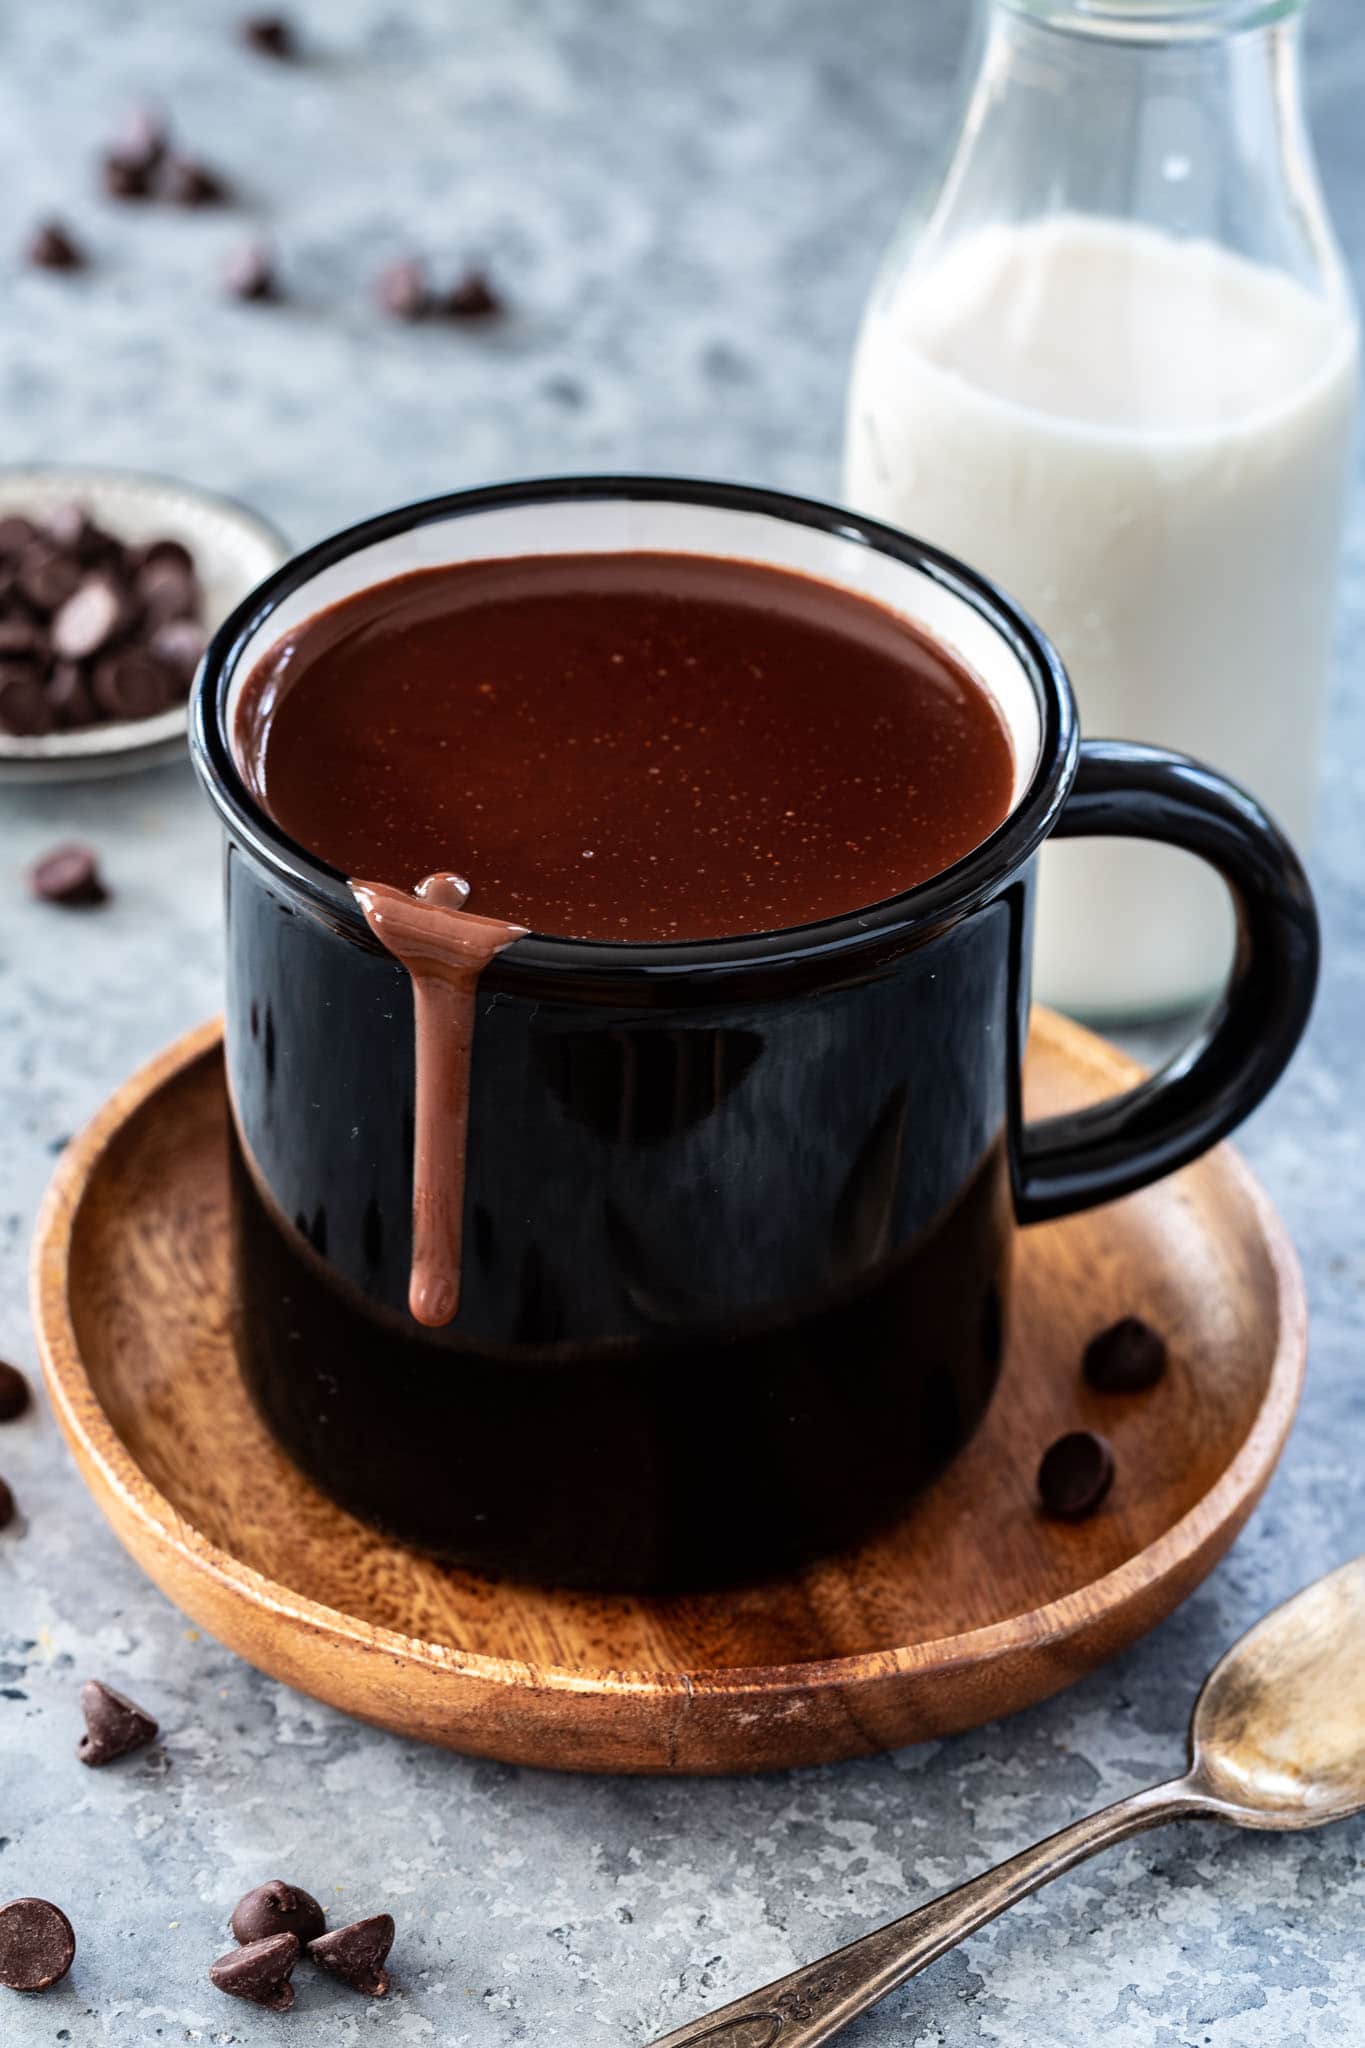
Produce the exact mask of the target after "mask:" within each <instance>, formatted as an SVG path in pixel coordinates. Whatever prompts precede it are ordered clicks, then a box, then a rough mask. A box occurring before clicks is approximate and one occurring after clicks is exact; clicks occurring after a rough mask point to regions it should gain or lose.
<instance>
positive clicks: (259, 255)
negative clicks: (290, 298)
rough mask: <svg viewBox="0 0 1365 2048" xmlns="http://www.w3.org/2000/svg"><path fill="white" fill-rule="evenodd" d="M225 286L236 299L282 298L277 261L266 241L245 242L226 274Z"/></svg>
mask: <svg viewBox="0 0 1365 2048" xmlns="http://www.w3.org/2000/svg"><path fill="white" fill-rule="evenodd" d="M223 283H224V285H225V287H226V288H227V291H228V293H229V295H230V296H231V297H232V298H234V299H246V300H255V301H257V302H259V301H261V300H264V299H277V298H278V297H279V296H280V284H279V278H278V276H277V275H276V271H275V259H274V256H273V255H272V253H271V251H270V249H269V247H268V245H267V244H266V243H264V242H246V243H244V244H243V246H242V247H241V248H240V249H237V250H236V251H234V253H233V254H232V256H230V257H229V259H228V264H227V268H226V269H225V270H224V272H223Z"/></svg>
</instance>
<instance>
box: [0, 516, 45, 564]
mask: <svg viewBox="0 0 1365 2048" xmlns="http://www.w3.org/2000/svg"><path fill="white" fill-rule="evenodd" d="M37 538H38V529H37V527H36V526H35V525H34V524H33V521H32V520H31V519H25V518H23V517H22V515H21V514H19V513H18V512H8V513H6V514H5V516H4V518H3V519H0V557H4V558H6V559H8V560H11V561H12V560H13V559H14V558H15V557H16V556H18V555H21V554H22V553H23V552H24V549H25V548H26V547H27V546H28V544H29V542H30V541H34V540H37Z"/></svg>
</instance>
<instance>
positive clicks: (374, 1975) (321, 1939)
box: [308, 1913, 394, 1998]
mask: <svg viewBox="0 0 1365 2048" xmlns="http://www.w3.org/2000/svg"><path fill="white" fill-rule="evenodd" d="M393 1935H394V1926H393V1915H392V1914H391V1913H376V1914H375V1915H374V1917H373V1918H372V1919H370V1920H353V1921H352V1922H351V1925H350V1926H349V1927H337V1928H334V1929H333V1931H332V1932H331V1933H330V1934H321V1935H319V1936H318V1938H317V1940H316V1941H310V1942H309V1944H308V1953H309V1955H310V1956H311V1957H312V1959H313V1961H314V1962H315V1963H320V1964H321V1965H322V1967H323V1969H324V1970H330V1971H331V1972H332V1975H333V1976H334V1977H340V1979H341V1981H342V1983H343V1984H349V1985H350V1987H351V1989H352V1990H353V1991H363V1992H364V1993H365V1995H366V1996H367V1997H368V1998H382V1997H383V1996H384V1994H385V1992H386V1991H387V1990H388V1988H389V1979H388V1975H387V1973H386V1971H385V1969H384V1963H385V1960H386V1958H387V1956H388V1953H389V1950H390V1949H391V1948H392V1947H393Z"/></svg>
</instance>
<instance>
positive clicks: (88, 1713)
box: [76, 1678, 157, 1769]
mask: <svg viewBox="0 0 1365 2048" xmlns="http://www.w3.org/2000/svg"><path fill="white" fill-rule="evenodd" d="M81 1712H82V1713H83V1714H84V1716H85V1733H84V1735H82V1737H81V1739H80V1741H79V1742H78V1743H77V1745H76V1754H77V1756H78V1757H79V1758H80V1760H81V1762H82V1763H83V1764H89V1765H90V1766H91V1768H92V1769H97V1768H98V1766H99V1765H101V1764H111V1763H113V1762H114V1761H115V1759H116V1758H118V1757H121V1756H131V1754H132V1752H133V1751H134V1750H135V1749H145V1748H146V1747H147V1744H148V1743H149V1742H155V1741H156V1736H157V1726H156V1722H155V1721H154V1720H153V1719H152V1717H151V1715H150V1714H149V1713H147V1712H146V1710H145V1709H144V1708H142V1707H140V1706H138V1705H137V1703H136V1701H134V1700H130V1699H127V1698H126V1697H125V1696H124V1694H123V1693H121V1692H115V1691H114V1688H113V1686H112V1685H105V1683H104V1682H103V1680H102V1679H99V1678H90V1679H87V1680H86V1682H85V1684H84V1685H83V1686H82V1687H81Z"/></svg>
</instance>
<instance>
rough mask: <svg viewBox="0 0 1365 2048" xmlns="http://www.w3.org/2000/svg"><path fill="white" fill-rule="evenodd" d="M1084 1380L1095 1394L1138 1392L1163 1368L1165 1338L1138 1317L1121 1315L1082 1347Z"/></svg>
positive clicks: (1164, 1368)
mask: <svg viewBox="0 0 1365 2048" xmlns="http://www.w3.org/2000/svg"><path fill="white" fill-rule="evenodd" d="M1081 1369H1082V1371H1083V1372H1084V1374H1085V1377H1086V1381H1087V1383H1088V1384H1089V1385H1090V1386H1092V1387H1093V1388H1094V1389H1095V1391H1096V1393H1099V1394H1140V1393H1143V1392H1144V1391H1145V1390H1146V1388H1148V1387H1154V1386H1155V1385H1156V1383H1157V1381H1158V1380H1159V1379H1160V1378H1161V1377H1162V1375H1163V1374H1164V1372H1165V1370H1166V1341H1165V1339H1164V1338H1163V1337H1162V1336H1160V1335H1159V1333H1158V1332H1157V1331H1156V1330H1154V1329H1153V1328H1152V1326H1151V1324H1150V1323H1144V1322H1143V1320H1142V1318H1141V1316H1123V1317H1121V1318H1120V1320H1119V1321H1118V1322H1117V1323H1112V1324H1111V1325H1110V1327H1109V1328H1108V1329H1107V1330H1101V1331H1100V1334H1099V1336H1098V1337H1092V1338H1091V1340H1090V1342H1089V1343H1088V1344H1087V1345H1086V1347H1085V1358H1084V1362H1083V1364H1082V1368H1081Z"/></svg>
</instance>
